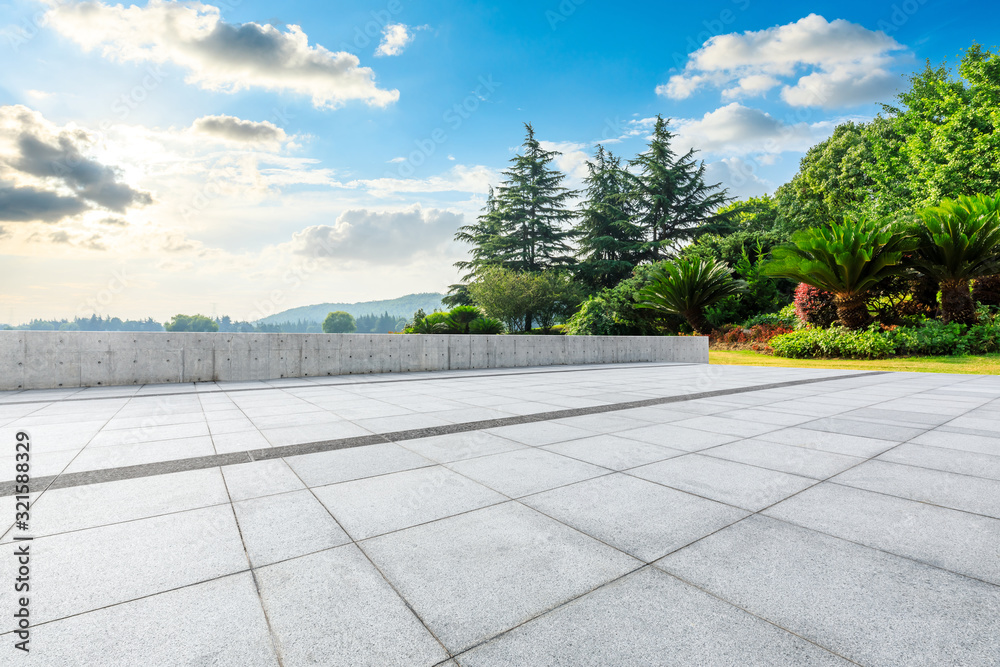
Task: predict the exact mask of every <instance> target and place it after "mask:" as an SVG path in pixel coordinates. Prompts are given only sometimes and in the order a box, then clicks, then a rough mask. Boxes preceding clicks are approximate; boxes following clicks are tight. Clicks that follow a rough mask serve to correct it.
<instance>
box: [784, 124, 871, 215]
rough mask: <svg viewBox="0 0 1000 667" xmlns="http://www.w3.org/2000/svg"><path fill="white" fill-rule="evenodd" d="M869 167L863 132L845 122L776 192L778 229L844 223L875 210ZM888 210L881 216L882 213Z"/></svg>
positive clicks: (808, 154) (868, 148) (862, 127)
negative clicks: (854, 216) (857, 215)
mask: <svg viewBox="0 0 1000 667" xmlns="http://www.w3.org/2000/svg"><path fill="white" fill-rule="evenodd" d="M872 162H873V153H872V148H871V145H870V140H869V136H868V131H867V127H866V126H865V125H864V124H862V123H854V122H848V123H844V124H842V125H838V126H837V127H836V128H834V130H833V136H831V137H830V138H829V139H826V140H825V141H822V142H820V143H818V144H816V145H815V146H813V147H812V148H810V149H809V150H808V151H807V152H806V154H805V156H803V158H802V160H801V161H800V163H799V171H798V173H797V174H795V176H794V177H793V178H792V180H791V181H789V182H788V183H786V184H784V185H782V186H781V187H779V188H778V191H777V192H776V193H775V196H776V200H777V204H778V206H777V208H778V213H779V215H780V218H781V222H782V225H783V226H784V227H785V228H786V230H787V231H788V232H791V231H795V230H798V229H802V228H804V227H812V226H815V225H818V224H826V223H829V222H834V221H837V220H843V219H844V216H846V215H856V214H858V213H872V212H873V211H874V210H875V208H876V197H875V182H874V181H873V179H872V178H871V176H870V175H869V173H868V172H869V171H870V168H869V165H870V164H871V163H872ZM887 212H888V211H885V213H887Z"/></svg>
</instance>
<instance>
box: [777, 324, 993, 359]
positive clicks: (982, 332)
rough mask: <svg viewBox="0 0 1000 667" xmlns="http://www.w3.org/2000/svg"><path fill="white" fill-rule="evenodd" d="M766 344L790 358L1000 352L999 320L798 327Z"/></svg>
mask: <svg viewBox="0 0 1000 667" xmlns="http://www.w3.org/2000/svg"><path fill="white" fill-rule="evenodd" d="M770 346H771V349H772V350H773V351H774V354H775V355H777V356H779V357H790V358H794V359H806V358H814V357H846V358H853V359H881V358H884V357H889V356H893V355H899V356H921V355H963V354H989V353H992V352H1000V322H998V321H997V319H996V318H992V319H986V320H984V321H983V322H982V323H980V324H975V325H972V326H968V325H965V324H956V323H951V324H944V323H942V322H939V321H937V320H928V321H926V322H924V323H922V324H920V325H918V326H892V327H882V326H879V325H877V324H875V325H872V326H871V327H869V328H868V329H866V330H863V331H851V330H849V329H844V328H843V327H831V328H829V329H812V328H810V329H800V330H799V331H793V332H791V333H786V334H783V335H780V336H776V337H774V338H772V339H771V341H770Z"/></svg>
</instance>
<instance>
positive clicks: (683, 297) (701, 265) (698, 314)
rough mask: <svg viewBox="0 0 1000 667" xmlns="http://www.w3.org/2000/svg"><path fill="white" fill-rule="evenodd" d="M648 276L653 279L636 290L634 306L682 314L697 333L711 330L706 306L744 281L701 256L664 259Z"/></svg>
mask: <svg viewBox="0 0 1000 667" xmlns="http://www.w3.org/2000/svg"><path fill="white" fill-rule="evenodd" d="M651 277H652V282H651V283H650V284H648V285H647V286H646V287H644V288H642V289H641V290H639V292H638V293H636V297H635V300H636V302H637V303H636V308H649V309H651V310H656V311H658V312H660V313H664V314H667V315H682V316H683V317H684V319H686V320H687V321H688V324H690V325H691V327H692V328H693V329H694V330H695V331H696V332H698V333H700V334H708V333H710V332H711V330H712V327H711V325H710V324H709V323H708V320H706V319H705V309H706V308H708V307H709V306H711V305H712V304H714V303H716V302H718V301H720V300H722V299H724V298H726V297H727V296H731V295H733V294H738V293H739V292H741V291H742V290H743V281H740V280H733V277H732V276H731V275H730V273H729V269H728V268H727V267H726V265H725V264H720V263H719V262H716V261H715V260H712V259H705V258H701V257H694V258H689V257H688V258H681V259H678V260H677V261H676V262H672V263H671V262H664V263H663V264H661V265H660V266H659V267H658V268H656V269H655V270H654V271H653V272H652V274H651Z"/></svg>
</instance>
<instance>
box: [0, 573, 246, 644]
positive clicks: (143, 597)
mask: <svg viewBox="0 0 1000 667" xmlns="http://www.w3.org/2000/svg"><path fill="white" fill-rule="evenodd" d="M247 572H250V570H249V568H248V569H246V570H234V571H232V572H226V573H225V574H220V575H217V576H214V577H209V578H207V579H201V580H199V581H192V582H191V583H187V584H182V585H180V586H173V587H172V588H165V589H163V590H162V591H156V592H154V593H147V594H146V595H140V596H138V597H134V598H129V599H128V600H121V601H119V602H112V603H110V604H104V605H101V606H99V607H94V608H93V609H86V610H84V611H78V612H74V613H72V614H67V615H65V616H60V617H59V618H52V619H49V620H47V621H40V622H38V623H35V622H32V624H31V627H33V628H35V627H40V626H43V625H49V624H52V623H59V622H61V621H65V620H67V619H71V618H76V617H78V616H86V615H87V614H93V613H95V612H99V611H103V610H105V609H111V608H112V607H120V606H121V605H125V604H131V603H133V602H138V601H140V600H146V599H149V598H153V597H156V596H158V595H163V594H165V593H173V592H176V591H180V590H184V589H185V588H191V587H193V586H200V585H202V584H207V583H210V582H213V581H219V580H220V579H227V578H229V577H238V576H239V575H241V574H244V573H247ZM14 632H16V630H11V631H9V632H3V633H0V637H5V636H7V635H12V634H14Z"/></svg>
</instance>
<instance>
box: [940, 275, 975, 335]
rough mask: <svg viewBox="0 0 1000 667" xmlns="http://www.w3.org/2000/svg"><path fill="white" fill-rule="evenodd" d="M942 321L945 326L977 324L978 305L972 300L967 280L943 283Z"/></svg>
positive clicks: (951, 280) (952, 280) (943, 281)
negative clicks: (949, 323) (949, 324)
mask: <svg viewBox="0 0 1000 667" xmlns="http://www.w3.org/2000/svg"><path fill="white" fill-rule="evenodd" d="M941 320H942V321H943V322H945V324H947V323H948V322H958V323H959V324H975V323H976V304H975V302H973V300H972V293H971V292H970V291H969V280H968V279H967V278H966V279H957V278H955V279H950V280H942V281H941Z"/></svg>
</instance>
